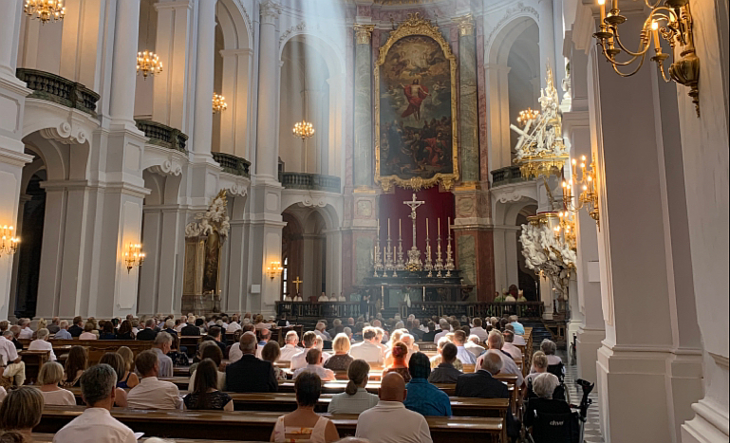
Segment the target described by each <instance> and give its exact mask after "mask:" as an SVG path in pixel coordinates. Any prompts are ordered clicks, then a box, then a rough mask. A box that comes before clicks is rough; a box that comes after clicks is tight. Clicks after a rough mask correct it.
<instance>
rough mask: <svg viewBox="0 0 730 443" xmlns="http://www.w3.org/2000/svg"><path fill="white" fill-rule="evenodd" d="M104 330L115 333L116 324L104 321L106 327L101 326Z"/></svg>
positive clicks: (107, 332) (106, 332)
mask: <svg viewBox="0 0 730 443" xmlns="http://www.w3.org/2000/svg"><path fill="white" fill-rule="evenodd" d="M101 329H102V331H104V333H105V334H113V333H114V325H113V324H112V322H110V321H105V322H104V327H102V328H101Z"/></svg>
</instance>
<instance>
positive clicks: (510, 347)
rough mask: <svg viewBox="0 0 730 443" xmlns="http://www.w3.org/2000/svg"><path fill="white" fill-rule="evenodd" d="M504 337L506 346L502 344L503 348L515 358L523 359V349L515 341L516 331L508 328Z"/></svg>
mask: <svg viewBox="0 0 730 443" xmlns="http://www.w3.org/2000/svg"><path fill="white" fill-rule="evenodd" d="M502 337H504V346H502V350H503V351H504V352H506V353H508V354H509V355H511V356H512V359H513V360H515V361H517V360H522V351H521V350H520V348H518V347H517V346H515V345H514V343H513V342H514V340H515V333H514V332H512V331H510V330H509V329H508V330H505V331H504V334H502Z"/></svg>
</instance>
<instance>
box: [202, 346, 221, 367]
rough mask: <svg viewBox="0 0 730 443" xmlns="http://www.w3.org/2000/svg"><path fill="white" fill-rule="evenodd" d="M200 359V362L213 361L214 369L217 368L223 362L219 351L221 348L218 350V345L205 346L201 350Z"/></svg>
mask: <svg viewBox="0 0 730 443" xmlns="http://www.w3.org/2000/svg"><path fill="white" fill-rule="evenodd" d="M200 358H201V359H202V360H205V359H209V360H213V363H215V364H216V367H218V366H220V365H221V362H222V361H223V351H221V348H219V347H218V345H214V346H206V347H205V348H204V349H203V352H201V353H200Z"/></svg>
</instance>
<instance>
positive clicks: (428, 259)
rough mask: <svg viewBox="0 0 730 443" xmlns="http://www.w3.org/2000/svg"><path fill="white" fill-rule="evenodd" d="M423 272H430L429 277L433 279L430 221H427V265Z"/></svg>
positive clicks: (424, 266)
mask: <svg viewBox="0 0 730 443" xmlns="http://www.w3.org/2000/svg"><path fill="white" fill-rule="evenodd" d="M423 270H424V271H428V276H429V277H433V262H432V261H431V238H430V237H429V235H428V219H426V263H425V264H424V265H423Z"/></svg>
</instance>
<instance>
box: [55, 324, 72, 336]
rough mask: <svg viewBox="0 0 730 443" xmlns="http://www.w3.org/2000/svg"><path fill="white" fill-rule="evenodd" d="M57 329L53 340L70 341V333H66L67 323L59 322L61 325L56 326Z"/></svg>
mask: <svg viewBox="0 0 730 443" xmlns="http://www.w3.org/2000/svg"><path fill="white" fill-rule="evenodd" d="M58 328H59V329H58V331H56V335H54V336H53V339H54V340H71V339H72V338H73V337H72V336H71V333H70V332H68V322H67V321H66V320H61V323H59V324H58Z"/></svg>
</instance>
